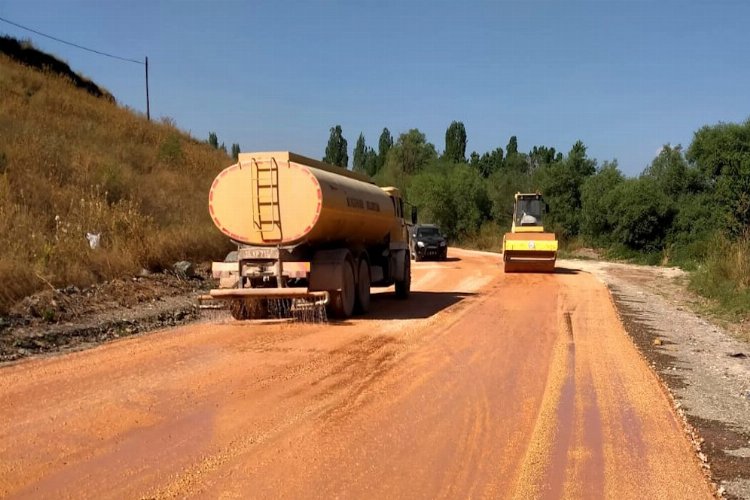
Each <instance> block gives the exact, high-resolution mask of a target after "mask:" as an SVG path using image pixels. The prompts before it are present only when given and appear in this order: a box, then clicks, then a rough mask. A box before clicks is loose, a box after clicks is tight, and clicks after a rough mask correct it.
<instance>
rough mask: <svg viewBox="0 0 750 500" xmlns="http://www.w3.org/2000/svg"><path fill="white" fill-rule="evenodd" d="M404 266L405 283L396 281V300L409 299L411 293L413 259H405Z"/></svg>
mask: <svg viewBox="0 0 750 500" xmlns="http://www.w3.org/2000/svg"><path fill="white" fill-rule="evenodd" d="M406 257H408V256H406ZM404 266H406V269H405V270H404V279H403V281H396V298H399V299H408V298H409V294H410V293H411V259H408V258H405V259H404Z"/></svg>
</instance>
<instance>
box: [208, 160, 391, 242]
mask: <svg viewBox="0 0 750 500" xmlns="http://www.w3.org/2000/svg"><path fill="white" fill-rule="evenodd" d="M209 212H210V214H211V218H212V219H213V221H214V224H216V226H217V227H218V228H219V229H220V230H221V231H222V232H223V233H224V234H226V235H227V236H229V237H230V238H232V239H233V240H235V241H237V242H239V243H244V244H247V245H253V246H292V245H296V244H300V243H308V244H311V245H317V244H325V243H330V242H345V243H347V244H362V245H370V244H373V243H378V242H382V241H383V239H384V238H385V237H386V235H388V233H389V232H390V231H391V230H392V228H393V223H394V202H393V201H392V198H391V197H390V196H389V195H388V193H386V192H385V191H383V190H382V189H380V188H379V187H377V186H375V185H374V184H373V183H372V182H371V181H370V179H369V178H368V177H366V176H364V175H360V174H356V173H354V172H351V171H349V170H346V169H344V168H338V167H331V166H329V165H326V164H325V163H323V162H319V161H316V160H313V159H310V158H305V157H303V156H299V155H296V154H294V153H291V152H264V153H241V154H240V155H239V161H238V162H237V163H236V164H234V165H232V166H230V167H228V168H226V169H224V170H223V171H222V172H221V173H219V175H218V176H217V177H216V179H215V180H214V182H213V185H212V186H211V190H210V193H209Z"/></svg>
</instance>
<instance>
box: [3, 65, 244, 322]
mask: <svg viewBox="0 0 750 500" xmlns="http://www.w3.org/2000/svg"><path fill="white" fill-rule="evenodd" d="M0 96H2V97H0V247H1V248H2V249H3V251H2V253H0V283H2V286H0V313H2V312H4V311H7V310H8V308H9V307H10V306H11V305H12V304H13V303H14V302H15V301H17V300H18V299H20V298H22V297H24V296H26V295H29V294H31V293H33V292H35V291H38V290H40V289H43V288H48V287H50V286H53V287H62V286H67V285H76V286H79V287H81V286H86V285H89V284H92V283H95V282H97V281H102V280H106V279H110V278H114V277H120V276H123V275H128V274H131V273H137V272H139V270H140V269H141V268H147V269H150V270H159V269H162V268H166V267H170V266H171V265H172V264H173V263H174V262H175V261H178V260H181V259H195V260H210V259H212V258H216V257H217V256H220V255H223V253H224V252H225V250H226V247H227V241H226V238H224V237H223V236H221V234H219V232H218V231H216V230H215V228H214V226H213V223H212V222H211V219H210V217H209V215H208V213H207V210H206V193H208V189H209V187H210V183H211V182H212V181H213V178H214V176H215V175H216V173H217V172H218V171H219V170H220V169H221V168H223V167H225V166H226V165H227V164H229V163H230V162H231V159H230V158H229V157H228V156H227V154H226V152H224V151H222V150H221V149H220V148H216V147H212V145H209V144H207V143H206V142H204V141H198V140H196V139H193V138H192V137H190V136H189V135H187V134H185V133H184V132H182V131H180V130H178V129H177V128H176V127H175V126H174V124H173V123H172V121H171V120H169V119H162V120H161V121H160V122H158V123H155V122H149V121H147V120H146V117H145V116H142V115H138V114H135V113H134V112H133V111H132V110H129V109H126V108H123V107H119V106H117V105H116V104H114V102H113V100H112V99H111V98H107V97H106V96H109V94H108V93H107V94H105V97H95V96H94V95H92V94H90V93H89V92H87V91H86V90H84V89H79V88H76V87H75V86H74V85H72V84H71V80H70V79H69V78H66V77H63V76H60V75H59V74H58V73H56V72H52V71H39V70H38V69H33V68H31V67H28V66H24V65H20V64H18V63H17V62H15V61H13V60H11V59H10V58H9V57H7V56H5V55H2V54H0ZM109 97H111V96H109ZM233 150H234V147H233ZM87 233H91V234H98V235H100V240H99V246H98V248H96V249H93V248H91V245H90V243H89V241H88V240H87V238H86V234H87Z"/></svg>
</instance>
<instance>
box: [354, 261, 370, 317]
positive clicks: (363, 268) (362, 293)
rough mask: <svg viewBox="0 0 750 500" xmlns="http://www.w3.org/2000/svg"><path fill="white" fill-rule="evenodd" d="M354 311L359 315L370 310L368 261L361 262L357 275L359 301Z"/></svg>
mask: <svg viewBox="0 0 750 500" xmlns="http://www.w3.org/2000/svg"><path fill="white" fill-rule="evenodd" d="M354 310H355V311H356V312H357V313H358V314H366V313H367V312H368V311H369V310H370V265H369V264H368V263H367V260H366V259H360V260H359V273H358V274H357V301H356V303H355V304H354Z"/></svg>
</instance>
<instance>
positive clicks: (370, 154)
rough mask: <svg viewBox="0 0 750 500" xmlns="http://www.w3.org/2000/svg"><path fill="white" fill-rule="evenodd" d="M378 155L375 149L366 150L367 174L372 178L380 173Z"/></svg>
mask: <svg viewBox="0 0 750 500" xmlns="http://www.w3.org/2000/svg"><path fill="white" fill-rule="evenodd" d="M378 161H379V160H378V154H377V153H376V152H375V150H374V149H372V148H370V147H368V148H367V149H365V173H366V174H367V175H369V176H370V177H372V176H374V175H375V174H377V173H378V170H379V163H378Z"/></svg>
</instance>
